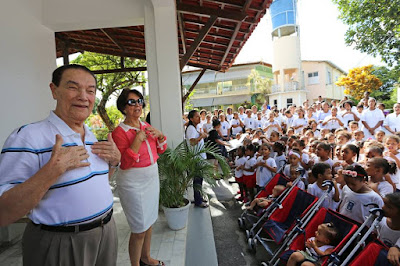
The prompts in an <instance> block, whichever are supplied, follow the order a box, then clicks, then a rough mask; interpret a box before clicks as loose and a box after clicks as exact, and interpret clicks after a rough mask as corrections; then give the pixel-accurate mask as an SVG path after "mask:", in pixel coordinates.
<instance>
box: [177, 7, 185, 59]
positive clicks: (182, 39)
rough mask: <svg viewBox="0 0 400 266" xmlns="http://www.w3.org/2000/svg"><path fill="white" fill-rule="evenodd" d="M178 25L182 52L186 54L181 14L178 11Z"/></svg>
mask: <svg viewBox="0 0 400 266" xmlns="http://www.w3.org/2000/svg"><path fill="white" fill-rule="evenodd" d="M177 15H178V25H179V33H180V35H181V42H182V47H183V53H184V54H186V38H185V27H184V24H183V17H182V14H180V13H178V14H177Z"/></svg>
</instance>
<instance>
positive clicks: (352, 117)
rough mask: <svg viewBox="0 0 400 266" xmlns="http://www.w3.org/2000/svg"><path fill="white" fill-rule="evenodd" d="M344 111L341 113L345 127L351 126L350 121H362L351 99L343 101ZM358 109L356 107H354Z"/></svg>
mask: <svg viewBox="0 0 400 266" xmlns="http://www.w3.org/2000/svg"><path fill="white" fill-rule="evenodd" d="M343 107H344V111H343V112H341V113H340V115H341V116H342V122H343V124H344V127H346V128H348V127H349V122H350V121H357V122H358V121H360V118H359V117H358V115H357V113H358V112H357V111H356V110H353V103H352V102H351V101H346V102H344V103H343ZM354 109H356V108H354Z"/></svg>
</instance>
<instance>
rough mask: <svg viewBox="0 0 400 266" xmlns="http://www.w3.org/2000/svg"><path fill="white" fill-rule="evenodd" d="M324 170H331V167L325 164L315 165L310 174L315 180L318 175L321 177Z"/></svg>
mask: <svg viewBox="0 0 400 266" xmlns="http://www.w3.org/2000/svg"><path fill="white" fill-rule="evenodd" d="M326 169H331V166H330V165H329V164H327V163H316V164H314V165H313V167H312V168H311V173H312V174H313V176H314V177H315V178H318V175H323V174H324V173H325V171H326Z"/></svg>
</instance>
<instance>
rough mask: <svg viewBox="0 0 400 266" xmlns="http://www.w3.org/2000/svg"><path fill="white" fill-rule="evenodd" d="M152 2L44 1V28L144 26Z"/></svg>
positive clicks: (70, 28) (135, 0)
mask: <svg viewBox="0 0 400 266" xmlns="http://www.w3.org/2000/svg"><path fill="white" fill-rule="evenodd" d="M146 1H148V0H112V1H109V0H84V1H82V0H68V1H65V0H43V24H45V25H47V26H48V27H49V28H51V29H53V30H54V31H70V30H86V29H98V28H113V27H125V26H135V25H143V24H144V3H145V2H146Z"/></svg>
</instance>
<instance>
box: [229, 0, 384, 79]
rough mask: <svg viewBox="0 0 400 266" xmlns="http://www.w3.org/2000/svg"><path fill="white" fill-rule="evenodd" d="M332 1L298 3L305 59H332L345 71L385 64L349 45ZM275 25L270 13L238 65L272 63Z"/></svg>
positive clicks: (248, 43)
mask: <svg viewBox="0 0 400 266" xmlns="http://www.w3.org/2000/svg"><path fill="white" fill-rule="evenodd" d="M338 16H339V11H338V9H337V7H336V6H335V5H334V4H333V3H332V0H298V24H299V26H300V47H301V58H302V60H329V61H331V62H332V63H334V64H335V65H337V66H339V67H340V68H341V69H343V70H344V71H346V72H348V70H349V69H351V68H354V67H359V66H364V65H369V64H374V65H384V64H383V63H382V62H381V60H380V59H379V58H373V57H372V56H369V55H367V54H363V53H360V52H359V51H357V50H355V49H353V48H352V47H348V46H346V44H345V41H344V40H345V33H346V29H347V25H344V24H343V23H342V22H341V20H339V19H338ZM271 31H272V23H271V19H270V13H269V11H268V12H267V14H266V15H265V16H264V17H263V18H262V20H261V21H260V23H259V24H258V26H257V27H256V29H255V30H254V32H253V33H252V35H251V36H250V38H249V39H248V41H247V42H246V44H245V45H244V47H243V48H242V50H241V52H240V53H239V55H238V56H237V58H236V60H235V63H236V64H238V63H248V62H255V61H260V60H262V61H264V62H266V63H272V56H273V55H272V54H273V51H272V38H271Z"/></svg>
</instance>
